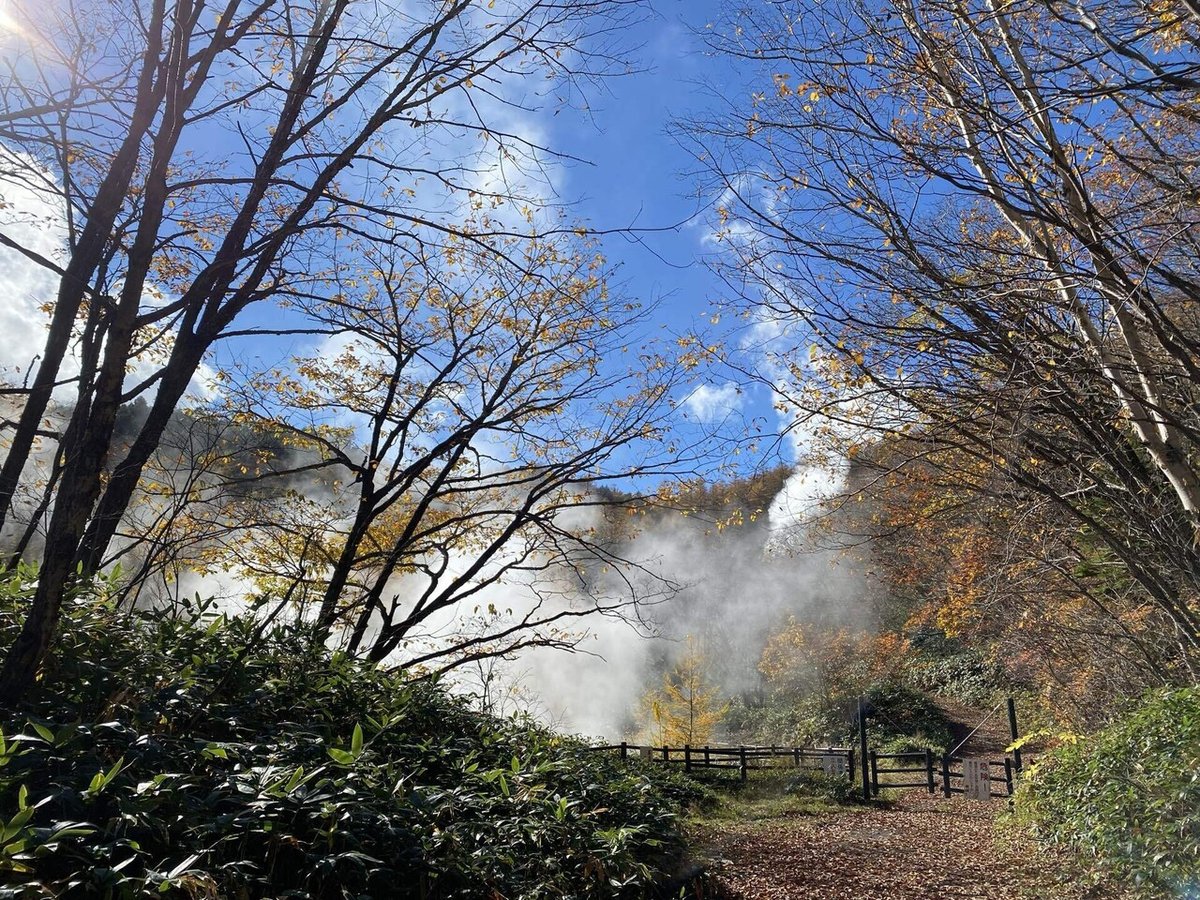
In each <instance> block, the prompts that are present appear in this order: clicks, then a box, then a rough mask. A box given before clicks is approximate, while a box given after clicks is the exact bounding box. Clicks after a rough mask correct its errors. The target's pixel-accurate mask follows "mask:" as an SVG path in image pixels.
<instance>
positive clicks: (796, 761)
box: [588, 742, 1020, 800]
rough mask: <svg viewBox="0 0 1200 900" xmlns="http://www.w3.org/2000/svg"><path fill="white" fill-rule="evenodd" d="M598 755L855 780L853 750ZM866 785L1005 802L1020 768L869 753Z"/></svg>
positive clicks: (626, 749) (619, 748)
mask: <svg viewBox="0 0 1200 900" xmlns="http://www.w3.org/2000/svg"><path fill="white" fill-rule="evenodd" d="M588 749H589V750H590V751H596V752H601V751H604V752H614V751H616V752H619V753H620V755H621V758H622V759H642V760H645V761H647V762H659V763H663V764H667V765H672V764H674V765H680V766H682V767H683V770H684V771H685V772H691V771H694V770H702V769H731V770H737V772H738V774H739V776H740V777H741V779H742V780H743V781H745V780H746V779H747V777H748V774H749V772H750V771H751V770H755V769H780V768H792V769H796V768H807V769H811V770H817V771H822V772H824V773H825V774H827V775H831V776H834V777H845V778H847V779H849V781H850V783H851V784H853V783H854V778H855V775H854V773H855V765H854V762H855V750H854V748H853V747H778V746H774V747H711V746H705V747H692V746H688V745H685V746H683V747H671V746H667V745H662V746H651V745H647V744H630V743H627V742H622V743H620V744H607V745H604V746H599V747H589V748H588ZM867 763H868V764H867V766H866V767H864V768H865V769H866V771H868V772H869V781H868V783H867V785H866V786H864V791H863V793H864V795H866V794H868V793H869V794H870V795H872V796H879V792H880V791H881V790H883V789H885V788H924V789H925V790H927V791H928V792H929V793H931V794H936V793H938V792H939V791H940V792H941V793H942V794H943V795H944V796H946V797H951V796H953V795H955V794H963V795H966V796H968V797H971V798H972V799H979V800H986V799H989V798H992V797H1009V796H1012V793H1013V781H1014V776H1015V775H1016V774H1017V773H1019V771H1020V762H1019V761H1018V760H1015V759H1014V758H1012V757H1008V756H1006V757H1004V758H1003V759H982V758H975V757H961V756H949V755H945V754H943V755H938V754H935V753H934V752H933V750H932V749H930V748H928V747H927V748H925V749H924V750H916V751H912V752H909V753H877V752H876V751H874V750H872V751H870V752H869V753H868V758H867Z"/></svg>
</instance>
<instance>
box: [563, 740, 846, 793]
mask: <svg viewBox="0 0 1200 900" xmlns="http://www.w3.org/2000/svg"><path fill="white" fill-rule="evenodd" d="M587 749H588V750H589V751H594V752H603V751H608V752H613V751H616V752H619V753H620V754H621V758H622V759H642V760H645V761H647V762H660V763H667V764H678V765H682V766H683V768H684V771H686V772H690V771H692V770H695V769H736V770H738V772H739V773H740V774H741V777H742V780H743V781H744V780H745V779H746V777H747V773H748V772H749V771H750V770H751V769H781V768H792V769H810V770H814V771H822V772H824V773H825V774H827V775H831V776H834V777H845V778H848V779H849V780H850V782H851V783H853V781H854V750H853V748H850V747H782V746H771V747H713V746H711V745H710V746H704V747H693V746H691V745H688V744H685V745H684V746H682V747H672V746H670V745H666V744H660V745H651V744H630V743H628V742H622V743H620V744H605V745H603V746H598V747H589V748H587Z"/></svg>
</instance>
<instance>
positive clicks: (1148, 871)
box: [1016, 687, 1200, 897]
mask: <svg viewBox="0 0 1200 900" xmlns="http://www.w3.org/2000/svg"><path fill="white" fill-rule="evenodd" d="M1016 811H1017V821H1018V822H1020V823H1026V824H1028V825H1030V826H1032V830H1033V832H1034V834H1035V835H1037V836H1038V837H1040V838H1041V839H1043V840H1045V841H1047V842H1048V843H1050V844H1053V845H1057V846H1060V847H1066V848H1069V849H1070V850H1072V851H1074V853H1075V854H1077V855H1078V856H1079V857H1080V858H1081V859H1083V860H1084V861H1085V862H1086V863H1088V864H1089V865H1090V866H1091V867H1092V869H1093V870H1094V872H1095V874H1096V876H1097V877H1102V876H1104V875H1110V876H1115V877H1117V878H1119V879H1120V880H1122V881H1125V882H1129V883H1132V884H1133V885H1134V886H1136V887H1139V888H1140V889H1141V891H1142V892H1143V893H1145V894H1146V895H1147V896H1169V897H1194V896H1200V688H1196V687H1193V688H1186V689H1181V690H1174V691H1162V692H1157V693H1153V694H1151V695H1149V696H1147V697H1145V698H1143V700H1142V702H1141V703H1140V704H1139V705H1138V708H1137V710H1136V711H1135V712H1133V713H1132V714H1130V715H1128V716H1126V717H1123V718H1121V719H1120V720H1118V721H1116V722H1115V723H1113V724H1112V725H1110V726H1109V727H1107V728H1105V729H1103V730H1101V731H1099V732H1097V733H1096V734H1093V735H1090V736H1087V737H1084V738H1079V739H1077V740H1074V741H1067V742H1065V743H1064V744H1063V745H1062V746H1060V747H1059V748H1058V749H1056V750H1054V751H1053V752H1052V753H1050V754H1047V755H1045V756H1043V757H1042V758H1041V759H1040V760H1039V761H1038V762H1037V763H1036V764H1035V766H1034V767H1033V771H1032V773H1031V775H1030V777H1028V778H1026V779H1025V780H1024V783H1023V785H1022V787H1021V788H1020V790H1019V791H1018V793H1017V805H1016Z"/></svg>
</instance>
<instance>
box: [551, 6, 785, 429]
mask: <svg viewBox="0 0 1200 900" xmlns="http://www.w3.org/2000/svg"><path fill="white" fill-rule="evenodd" d="M724 12H725V13H726V14H727V12H728V10H727V9H726V10H724ZM722 14H723V10H722V4H721V3H720V2H717V0H652V3H651V7H650V13H649V15H647V16H645V17H644V18H643V19H642V20H641V21H640V22H639V23H638V26H637V27H636V28H635V29H631V31H630V33H629V36H628V40H629V43H630V44H632V45H636V47H637V49H636V50H635V51H634V53H633V54H632V60H631V61H632V63H633V65H634V68H635V71H633V72H632V73H631V74H627V75H624V76H622V77H620V78H614V79H611V80H609V81H607V82H606V83H605V84H604V85H602V87H601V88H600V89H595V90H593V91H592V92H591V94H590V95H589V96H588V98H587V99H588V101H589V107H588V109H587V110H586V111H583V110H577V109H570V110H563V111H561V112H560V113H559V114H558V115H556V116H554V117H553V121H554V123H555V125H554V129H553V137H554V141H555V146H556V148H558V149H560V150H562V151H564V152H566V153H568V154H570V155H571V156H575V157H580V158H582V159H584V160H586V161H587V163H586V164H581V163H569V164H567V165H566V167H565V168H564V171H563V172H562V177H561V178H560V179H559V189H560V191H561V193H562V195H563V199H564V200H566V201H568V202H571V203H573V210H574V212H575V214H576V215H577V216H578V217H580V218H581V219H584V220H586V221H587V222H588V223H590V225H591V227H593V228H596V229H605V230H607V229H620V228H635V229H650V230H648V231H645V232H639V237H638V239H637V240H634V239H633V238H631V237H626V236H621V235H613V236H609V237H607V238H605V240H604V244H603V247H604V251H605V253H606V255H607V257H608V259H609V261H610V262H612V263H613V264H614V265H615V266H617V267H618V275H617V280H618V282H619V283H620V284H621V286H622V287H623V289H624V290H625V291H626V292H627V293H629V294H630V295H631V296H633V297H635V298H637V299H639V300H640V301H642V302H643V303H657V304H659V309H660V320H661V324H662V325H663V326H664V327H665V328H666V329H668V330H669V331H677V332H684V331H687V330H689V329H691V328H693V327H704V326H709V325H710V324H711V323H710V316H711V313H712V312H713V303H714V301H716V300H719V298H720V296H721V291H722V286H721V284H720V283H719V282H718V280H717V278H716V277H715V276H714V275H713V273H712V272H711V271H710V270H709V268H708V267H707V266H706V265H705V260H706V258H709V257H711V256H712V255H713V254H714V253H716V252H718V248H717V247H716V246H715V245H714V244H713V243H712V242H711V240H709V238H708V236H709V234H710V227H711V213H712V210H713V208H714V204H715V200H716V198H715V197H712V196H706V195H704V194H703V193H701V192H700V191H699V185H698V181H697V179H696V178H695V177H694V173H695V170H696V167H697V163H696V160H695V159H694V158H693V156H692V155H691V153H690V151H689V150H688V149H687V147H686V146H684V145H681V143H680V140H679V139H678V138H677V137H675V136H672V135H671V134H670V133H669V130H670V125H671V123H672V121H673V120H678V119H686V118H688V117H691V116H701V117H702V116H703V115H704V114H705V113H706V112H713V111H714V110H715V109H716V107H717V106H718V105H719V103H720V101H719V100H718V99H716V98H717V97H718V95H724V96H726V97H729V96H737V95H738V94H739V93H745V94H746V95H747V98H748V95H749V91H750V89H751V88H750V85H749V84H742V85H739V82H740V81H744V79H746V78H747V77H748V76H746V75H744V74H742V73H740V72H739V71H738V70H737V69H736V68H733V67H732V66H731V65H730V64H729V63H728V62H726V61H724V60H720V59H716V58H714V57H712V56H710V55H707V54H706V52H705V45H704V31H705V26H706V25H708V24H709V23H714V22H717V21H718V20H719V19H720V17H721V16H722ZM747 106H748V103H747ZM675 225H678V226H679V227H677V228H671V227H670V226H675ZM659 229H663V230H659ZM704 381H707V383H708V389H704V388H702V389H701V395H703V396H706V397H712V398H716V397H723V398H725V399H726V400H727V399H729V398H730V397H731V396H732V386H731V384H730V383H729V381H728V375H727V374H724V373H720V372H714V373H710V374H709V376H708V377H707V378H706V379H705V378H703V377H702V379H701V383H703V382H704ZM740 400H741V402H744V403H745V404H746V406H745V412H746V413H747V414H748V415H749V416H751V417H753V416H761V417H766V418H768V419H769V420H770V421H771V422H772V423H774V416H773V414H772V412H771V406H770V402H771V401H770V397H768V396H767V395H766V392H765V391H764V390H763V389H761V388H757V389H748V390H747V391H746V392H745V393H744V394H742V395H741V396H740Z"/></svg>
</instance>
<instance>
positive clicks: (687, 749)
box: [683, 744, 692, 772]
mask: <svg viewBox="0 0 1200 900" xmlns="http://www.w3.org/2000/svg"><path fill="white" fill-rule="evenodd" d="M683 771H685V772H690V771H692V745H691V744H684V745H683Z"/></svg>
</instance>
